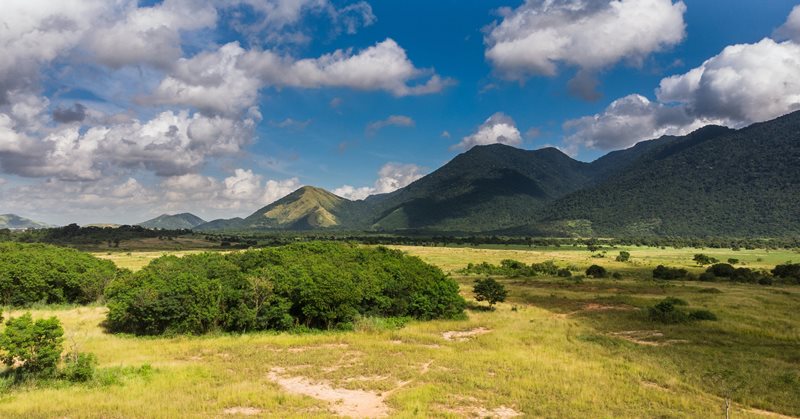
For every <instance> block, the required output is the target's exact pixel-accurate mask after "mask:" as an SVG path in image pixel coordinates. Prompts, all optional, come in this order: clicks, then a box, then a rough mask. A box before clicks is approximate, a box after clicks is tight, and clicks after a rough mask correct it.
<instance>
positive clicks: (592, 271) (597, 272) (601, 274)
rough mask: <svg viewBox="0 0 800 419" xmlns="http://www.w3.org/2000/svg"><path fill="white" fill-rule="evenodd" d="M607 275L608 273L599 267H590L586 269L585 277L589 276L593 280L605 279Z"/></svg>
mask: <svg viewBox="0 0 800 419" xmlns="http://www.w3.org/2000/svg"><path fill="white" fill-rule="evenodd" d="M607 275H608V271H606V268H604V267H602V266H600V265H592V266H590V267H589V268H587V269H586V276H591V277H593V278H605V277H606V276H607Z"/></svg>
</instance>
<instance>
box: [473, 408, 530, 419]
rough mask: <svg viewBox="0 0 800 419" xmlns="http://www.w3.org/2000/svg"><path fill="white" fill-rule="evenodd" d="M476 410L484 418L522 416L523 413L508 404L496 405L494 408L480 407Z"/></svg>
mask: <svg viewBox="0 0 800 419" xmlns="http://www.w3.org/2000/svg"><path fill="white" fill-rule="evenodd" d="M474 412H475V414H476V415H478V416H480V417H482V418H513V417H517V416H522V413H520V412H517V411H516V410H514V409H512V408H510V407H506V406H500V407H496V408H494V409H492V410H487V409H484V408H478V409H476V410H475V411H474Z"/></svg>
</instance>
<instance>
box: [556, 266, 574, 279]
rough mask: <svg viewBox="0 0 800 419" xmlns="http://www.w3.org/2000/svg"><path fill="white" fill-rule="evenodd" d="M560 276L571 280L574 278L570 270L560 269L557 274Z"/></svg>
mask: <svg viewBox="0 0 800 419" xmlns="http://www.w3.org/2000/svg"><path fill="white" fill-rule="evenodd" d="M557 274H558V276H559V277H561V278H569V277H571V276H572V272H571V271H570V270H569V269H563V268H562V269H559V270H558V272H557Z"/></svg>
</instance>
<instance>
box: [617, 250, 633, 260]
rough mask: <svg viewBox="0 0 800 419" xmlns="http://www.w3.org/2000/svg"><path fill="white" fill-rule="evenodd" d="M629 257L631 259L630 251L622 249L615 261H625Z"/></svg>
mask: <svg viewBox="0 0 800 419" xmlns="http://www.w3.org/2000/svg"><path fill="white" fill-rule="evenodd" d="M630 259H631V254H630V252H626V251H624V250H622V251H620V252H619V255H617V262H627V261H629V260H630Z"/></svg>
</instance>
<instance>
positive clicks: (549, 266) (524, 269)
mask: <svg viewBox="0 0 800 419" xmlns="http://www.w3.org/2000/svg"><path fill="white" fill-rule="evenodd" d="M461 273H463V274H465V275H475V274H477V275H497V276H507V277H529V276H539V275H548V276H556V275H558V273H559V268H558V266H557V265H556V264H555V262H553V261H552V260H546V261H544V262H540V263H532V264H530V265H526V264H525V263H523V262H520V261H516V260H513V259H504V260H502V261H500V265H493V264H491V263H487V262H482V263H479V264H472V263H470V264H468V265H467V267H466V268H464V269H462V270H461Z"/></svg>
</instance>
